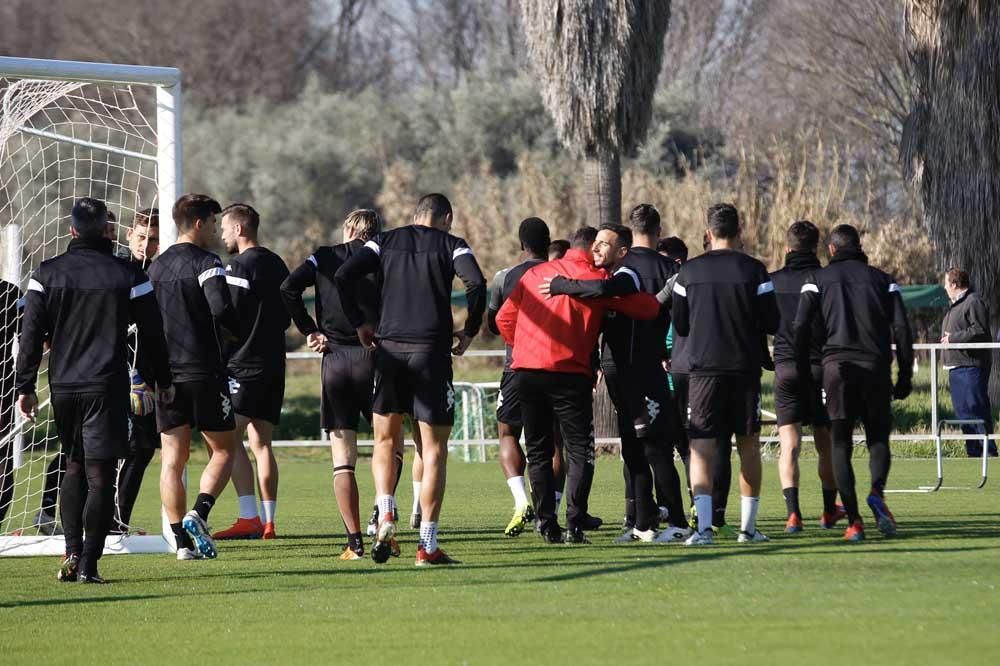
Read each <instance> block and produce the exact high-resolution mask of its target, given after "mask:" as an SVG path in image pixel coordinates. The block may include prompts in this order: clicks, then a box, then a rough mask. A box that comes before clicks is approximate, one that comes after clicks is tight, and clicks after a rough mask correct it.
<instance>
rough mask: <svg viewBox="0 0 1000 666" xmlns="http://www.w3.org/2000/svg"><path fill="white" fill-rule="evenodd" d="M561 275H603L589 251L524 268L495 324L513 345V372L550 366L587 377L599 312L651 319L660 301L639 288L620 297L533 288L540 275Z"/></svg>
mask: <svg viewBox="0 0 1000 666" xmlns="http://www.w3.org/2000/svg"><path fill="white" fill-rule="evenodd" d="M556 275H562V276H564V277H567V278H569V279H572V280H602V279H605V278H607V273H606V272H605V271H604V270H603V269H600V268H595V267H594V264H593V262H592V261H591V258H590V253H589V252H586V251H584V250H575V249H574V250H570V251H569V252H567V253H566V256H565V257H563V258H562V259H557V260H555V261H550V262H548V263H544V264H539V265H537V266H534V267H533V268H531V269H529V270H528V271H527V272H526V273H525V274H524V276H523V277H522V278H521V281H520V282H519V283H518V284H517V286H516V287H515V288H514V291H513V292H512V293H511V295H510V297H509V298H508V299H507V300H506V302H504V304H503V307H501V308H500V312H498V313H497V318H496V322H497V328H498V329H499V330H500V335H502V336H503V339H504V340H505V341H506V342H507V344H509V345H510V346H512V347H513V348H514V356H513V361H512V363H511V368H513V369H514V370H519V369H521V370H549V371H551V372H574V373H579V374H582V375H587V376H590V375H591V374H593V370H592V368H591V365H590V358H591V354H593V352H594V347H595V346H596V345H597V336H598V335H599V334H600V332H601V323H602V322H603V321H604V313H605V312H607V311H608V310H616V311H618V312H621V313H622V314H624V315H627V316H629V317H632V318H633V319H653V318H655V317H656V315H657V314H658V313H659V311H660V303H659V302H658V301H657V300H656V297H655V296H653V295H652V294H647V293H644V292H639V293H636V294H632V295H630V296H624V297H621V298H587V299H579V298H573V297H571V296H552V297H551V298H545V297H544V296H543V295H542V294H540V293H539V291H538V287H539V285H540V284H541V283H542V281H543V279H544V278H547V277H554V276H556Z"/></svg>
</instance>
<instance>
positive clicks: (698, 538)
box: [684, 530, 715, 546]
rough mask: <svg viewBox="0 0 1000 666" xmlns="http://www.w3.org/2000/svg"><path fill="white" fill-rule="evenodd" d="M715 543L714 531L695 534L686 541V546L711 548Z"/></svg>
mask: <svg viewBox="0 0 1000 666" xmlns="http://www.w3.org/2000/svg"><path fill="white" fill-rule="evenodd" d="M713 543H715V541H714V540H713V539H712V530H705V531H704V532H694V533H693V534H692V535H691V536H689V537H688V538H687V539H686V540H685V541H684V545H685V546H711V545H712V544H713Z"/></svg>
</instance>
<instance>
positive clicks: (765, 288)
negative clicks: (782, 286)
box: [757, 280, 774, 296]
mask: <svg viewBox="0 0 1000 666" xmlns="http://www.w3.org/2000/svg"><path fill="white" fill-rule="evenodd" d="M772 291H774V283H773V282H771V281H770V280H768V281H767V282H761V283H760V284H759V285H757V295H758V296H763V295H764V294H770V293H771V292H772Z"/></svg>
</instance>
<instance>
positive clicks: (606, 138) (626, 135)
mask: <svg viewBox="0 0 1000 666" xmlns="http://www.w3.org/2000/svg"><path fill="white" fill-rule="evenodd" d="M521 12H522V18H523V23H524V31H525V35H526V37H527V42H528V54H529V56H530V58H531V60H532V61H533V63H534V66H535V69H536V71H537V73H538V76H539V77H540V78H541V87H542V98H543V100H544V102H545V107H546V109H548V112H549V114H550V115H551V116H552V118H553V120H554V121H555V125H556V129H557V131H558V133H559V137H560V139H561V140H562V142H563V143H564V144H565V145H566V146H567V147H569V148H570V149H572V150H574V151H577V152H579V153H581V154H582V155H583V158H584V181H585V187H584V191H585V193H586V195H585V196H586V199H587V215H588V221H589V223H590V224H593V225H595V226H597V225H600V224H604V223H616V224H617V223H620V222H621V156H622V155H623V154H624V155H628V154H630V153H632V152H633V151H634V150H635V148H636V146H637V145H638V143H639V142H640V141H642V139H643V138H644V136H645V134H646V130H647V129H648V127H649V120H650V116H651V114H652V106H653V96H654V93H655V91H656V81H657V78H658V77H659V74H660V69H661V65H662V62H663V48H664V36H665V34H666V32H667V25H668V24H669V22H670V0H602V1H600V2H595V1H593V0H521Z"/></svg>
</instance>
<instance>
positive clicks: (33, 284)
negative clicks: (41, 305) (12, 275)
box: [28, 278, 45, 294]
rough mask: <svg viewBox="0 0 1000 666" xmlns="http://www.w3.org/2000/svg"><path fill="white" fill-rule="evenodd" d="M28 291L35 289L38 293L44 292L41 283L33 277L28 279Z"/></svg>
mask: <svg viewBox="0 0 1000 666" xmlns="http://www.w3.org/2000/svg"><path fill="white" fill-rule="evenodd" d="M28 291H37V292H39V293H42V294H44V293H45V287H43V286H42V283H41V282H39V281H38V280H36V279H35V278H31V279H30V280H28Z"/></svg>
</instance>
